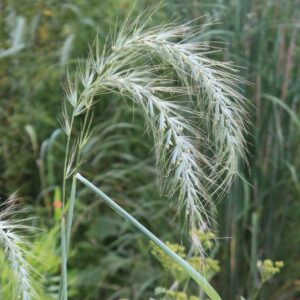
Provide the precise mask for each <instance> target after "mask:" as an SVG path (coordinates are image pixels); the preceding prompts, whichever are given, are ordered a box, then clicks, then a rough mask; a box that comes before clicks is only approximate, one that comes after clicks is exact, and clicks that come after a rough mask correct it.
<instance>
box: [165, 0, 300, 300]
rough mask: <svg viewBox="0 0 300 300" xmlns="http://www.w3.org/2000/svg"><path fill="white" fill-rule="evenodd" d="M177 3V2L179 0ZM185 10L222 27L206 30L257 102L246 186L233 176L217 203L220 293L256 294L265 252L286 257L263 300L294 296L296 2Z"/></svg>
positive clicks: (230, 3)
mask: <svg viewBox="0 0 300 300" xmlns="http://www.w3.org/2000/svg"><path fill="white" fill-rule="evenodd" d="M170 5H171V6H172V5H176V4H170ZM176 7H177V8H178V7H181V5H180V3H179V2H178V4H177V5H176ZM173 8H175V7H174V6H173V7H172V9H173ZM182 9H185V10H186V13H187V15H188V16H191V15H192V16H194V17H195V16H196V15H203V13H205V12H206V13H207V18H208V19H217V20H219V21H220V23H221V24H222V25H221V26H216V27H215V28H214V30H212V31H211V32H210V33H208V35H209V36H210V39H211V40H212V41H215V40H220V39H223V41H224V42H225V44H224V47H225V48H227V53H226V54H225V58H226V59H228V58H230V59H232V60H234V61H238V62H239V64H240V65H243V66H246V68H245V72H244V74H245V77H246V78H247V79H248V81H249V82H251V84H250V86H249V87H248V88H247V93H246V96H247V98H249V99H252V103H253V105H254V107H255V109H254V108H253V110H252V114H251V117H250V118H251V120H252V121H253V127H252V128H250V135H249V137H248V141H249V145H250V151H249V152H250V153H249V156H248V157H249V158H248V160H249V165H250V173H249V172H248V171H247V170H246V169H244V167H243V166H241V167H240V172H241V174H243V175H242V176H243V177H244V178H245V179H246V180H247V181H248V182H249V183H250V185H247V184H246V183H245V181H244V180H242V179H237V180H236V181H235V183H234V185H233V188H232V190H231V193H230V196H229V199H228V201H224V202H222V203H221V204H220V206H219V211H220V212H221V215H220V222H221V224H222V225H221V226H220V229H221V230H220V236H223V237H224V238H225V239H226V240H224V241H221V242H220V243H221V245H223V247H221V249H222V250H221V252H222V257H223V261H224V266H226V268H223V269H222V271H223V273H222V274H223V276H222V278H226V280H225V281H224V280H222V283H223V284H224V285H223V284H222V286H223V288H222V290H223V291H226V292H224V294H223V295H224V297H225V298H227V299H233V298H234V297H235V295H236V294H245V293H247V294H248V295H251V294H253V293H254V292H253V291H254V290H255V288H256V286H257V285H258V273H257V271H256V261H257V259H258V258H265V257H269V258H273V259H275V258H277V259H283V260H285V262H286V265H285V270H284V271H283V275H282V277H281V278H280V277H278V281H277V283H276V284H274V285H271V286H270V288H269V290H268V289H266V290H267V292H266V293H265V294H262V299H291V298H293V297H297V296H296V295H298V293H299V289H298V287H297V284H295V282H294V281H293V280H295V279H297V278H299V275H300V274H299V265H298V264H297V263H295V261H297V257H298V254H297V250H296V249H297V248H298V249H299V239H298V238H297V236H296V235H295V228H298V227H299V221H298V220H297V218H298V216H299V201H298V200H299V159H298V157H299V143H298V140H299V129H300V128H299V113H298V112H299V101H298V100H299V99H298V98H299V97H298V95H299V88H300V85H299V83H298V80H297V78H299V13H300V11H299V10H300V7H299V2H298V1H288V2H286V1H218V2H209V3H208V2H207V3H200V2H198V1H190V2H189V4H188V5H185V7H184V8H182ZM228 237H230V239H228ZM296 245H298V246H296ZM287 253H288V254H287ZM225 274H230V275H229V276H225ZM283 282H284V283H283ZM280 283H282V284H280ZM242 291H245V292H242ZM293 299H294V298H293Z"/></svg>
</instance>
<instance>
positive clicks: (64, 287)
mask: <svg viewBox="0 0 300 300" xmlns="http://www.w3.org/2000/svg"><path fill="white" fill-rule="evenodd" d="M66 253H67V251H66V221H65V216H63V217H62V219H61V256H62V271H61V274H62V277H61V281H60V289H59V299H60V300H67V299H68V279H67V254H66Z"/></svg>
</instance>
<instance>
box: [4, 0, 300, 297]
mask: <svg viewBox="0 0 300 300" xmlns="http://www.w3.org/2000/svg"><path fill="white" fill-rule="evenodd" d="M130 3H131V1H130V0H103V1H96V0H90V1H82V0H73V1H55V0H37V1H30V0H26V1H22V3H20V1H17V0H2V1H0V193H1V198H2V200H4V199H5V198H7V197H8V195H9V194H11V193H12V192H14V191H16V190H18V191H19V194H20V195H21V196H22V197H23V199H24V203H25V204H26V206H27V207H28V208H29V210H30V213H31V214H33V215H35V216H37V217H38V218H35V219H33V220H32V221H31V222H32V225H34V226H38V227H40V228H42V229H45V230H46V231H45V232H43V233H42V234H41V235H40V236H39V237H38V238H36V243H38V239H41V240H42V239H45V240H44V242H43V243H45V244H47V245H48V244H49V245H50V246H49V247H48V248H44V250H45V251H49V253H47V252H46V253H45V254H46V256H47V259H48V262H47V263H46V265H47V264H48V266H44V269H41V270H39V269H38V271H40V272H41V273H42V274H44V275H46V278H48V277H47V276H49V278H51V280H48V283H47V284H46V286H47V287H48V290H49V289H50V290H51V291H50V292H49V295H50V294H51V293H54V294H55V291H56V289H55V288H56V287H55V286H57V284H58V283H57V278H55V276H58V275H59V264H58V262H57V259H56V258H55V255H56V254H55V253H56V251H58V245H59V242H58V238H57V236H55V234H53V231H55V227H56V225H57V222H58V220H59V217H60V215H59V214H60V210H59V206H57V205H56V204H57V203H59V200H60V185H61V179H62V178H61V176H62V175H61V174H62V161H63V154H64V152H63V149H64V148H63V147H64V143H65V139H64V137H63V135H62V134H61V130H60V124H59V117H60V111H61V103H62V98H63V97H64V93H63V88H62V84H63V83H64V81H65V80H66V73H67V69H68V70H69V72H70V73H72V72H73V71H74V66H75V63H76V62H77V61H78V60H80V59H84V58H85V57H86V56H87V53H88V51H89V48H88V47H89V44H91V42H92V41H93V40H94V38H95V36H96V34H97V33H98V34H99V38H100V43H101V44H102V45H103V44H104V42H105V40H106V38H107V35H108V34H109V35H113V34H114V30H115V28H116V27H118V26H119V25H118V24H121V23H122V20H123V19H124V18H125V17H126V15H127V14H128V10H129V8H130ZM164 3H165V5H164V6H163V8H162V9H160V10H159V11H158V12H157V13H156V14H155V18H154V19H153V23H154V24H159V23H160V22H163V21H165V20H168V19H170V18H177V19H178V21H179V22H184V21H189V20H191V19H195V18H198V17H202V18H199V19H197V21H196V22H199V23H205V22H208V21H217V22H215V23H213V24H212V26H211V27H210V28H208V29H207V30H206V32H205V34H202V35H201V36H200V37H198V38H201V39H203V40H206V41H211V42H212V44H213V45H215V44H216V43H217V41H218V42H221V43H219V44H218V46H219V47H221V48H222V49H223V50H224V51H222V52H220V53H216V54H215V56H216V57H217V58H219V59H224V60H231V61H233V62H234V63H235V64H237V65H240V66H242V68H241V69H240V74H241V75H242V76H244V77H245V78H246V79H247V80H248V82H249V84H248V85H246V86H243V87H241V88H242V89H243V93H244V94H245V96H246V97H247V98H248V99H249V102H250V106H249V120H250V122H251V123H252V126H249V134H248V137H247V139H248V147H249V153H248V164H244V163H242V162H241V164H240V173H241V177H240V178H237V179H236V181H235V182H234V185H233V187H232V189H231V191H230V195H229V196H228V198H227V199H224V200H222V201H221V202H220V203H218V211H219V215H218V217H217V225H216V228H215V230H216V232H217V236H218V237H220V239H218V240H217V241H218V247H217V249H216V253H215V257H216V259H218V262H219V267H220V272H218V273H217V274H216V275H215V276H214V278H213V279H212V282H213V284H214V286H215V287H216V289H217V290H218V291H219V292H220V293H221V295H222V296H223V298H224V299H240V296H242V295H243V296H244V297H246V298H247V299H248V298H249V299H251V297H253V295H255V293H256V290H257V288H258V287H259V284H260V271H259V270H258V268H257V262H258V261H259V260H261V261H263V260H264V259H265V258H270V259H272V260H274V261H284V264H285V265H284V268H283V269H282V271H281V272H280V273H279V274H277V275H276V276H275V277H274V278H272V279H271V281H270V282H269V283H268V284H266V285H265V286H264V287H263V289H262V291H261V292H260V294H259V295H260V296H259V297H261V298H259V299H275V300H276V299H280V300H283V299H298V298H299V297H300V263H299V261H300V259H299V258H300V257H299V253H300V238H299V234H298V230H297V229H298V228H299V226H300V202H299V196H300V179H299V176H300V171H299V170H300V159H299V157H300V144H299V138H300V119H299V116H300V114H299V94H300V83H299V78H300V71H299V70H300V55H299V50H300V48H299V47H300V43H299V42H300V37H299V28H300V27H299V26H300V3H299V1H298V0H291V1H285V0H244V1H243V0H210V1H200V0H186V1H180V0H169V1H167V0H166V1H164ZM155 4H157V3H156V1H154V0H147V1H146V0H141V1H138V2H137V5H136V6H135V8H134V13H135V14H138V13H139V11H142V10H143V9H145V8H147V7H149V6H152V5H155ZM196 38H197V37H196ZM95 116H96V117H95V123H96V129H95V132H94V135H93V138H92V140H91V141H90V145H89V146H88V147H87V150H86V152H85V153H84V156H85V160H86V161H87V164H86V167H85V170H84V172H85V173H86V174H90V175H92V177H93V178H96V180H95V183H96V184H97V185H98V186H101V187H102V189H103V190H104V191H106V192H107V193H109V195H111V196H113V197H114V198H115V199H116V200H117V201H118V203H119V204H121V205H122V206H124V207H126V208H128V210H129V211H130V212H131V213H132V214H133V215H134V216H135V217H136V218H137V219H139V220H140V221H141V222H142V223H144V224H145V225H146V226H147V227H149V228H150V229H151V230H152V231H153V232H155V233H157V234H158V235H159V237H160V238H161V239H162V240H169V241H172V242H178V241H182V242H183V243H184V244H187V243H186V241H187V238H186V236H185V234H184V233H183V231H182V230H181V229H180V228H181V226H182V225H183V224H181V223H182V222H180V220H178V219H175V220H174V215H175V213H176V210H175V208H173V207H172V203H168V202H167V201H163V200H165V199H162V198H163V197H161V195H160V194H159V191H158V188H157V184H156V181H155V178H156V169H155V159H154V155H153V151H152V147H151V138H149V137H148V136H147V135H145V134H144V130H145V128H144V124H143V117H142V116H141V112H140V111H139V109H138V108H135V109H134V111H133V110H131V109H130V108H129V107H128V106H127V105H126V103H124V102H121V101H118V99H115V98H114V99H112V98H111V97H110V96H109V95H108V96H107V97H106V98H105V99H101V101H100V102H99V103H98V106H97V108H96V111H95ZM76 201H77V203H76V209H75V214H76V215H75V224H74V227H73V232H72V252H71V258H70V262H69V270H70V271H69V272H70V282H69V285H70V288H71V293H70V299H111V300H112V299H121V298H127V299H136V300H138V299H149V297H150V296H154V292H153V291H154V290H155V288H156V287H160V286H163V285H164V283H166V284H167V282H168V281H167V280H168V275H166V276H164V274H163V272H162V271H161V267H160V266H159V264H158V263H157V262H156V260H155V258H153V256H151V253H150V247H149V245H148V243H147V241H146V240H144V239H143V238H142V237H141V235H140V234H139V233H137V232H135V231H134V230H133V229H132V228H131V226H130V225H129V224H127V223H124V222H123V220H122V219H120V218H119V216H118V215H115V214H114V213H113V212H111V210H110V209H109V208H106V207H105V206H104V205H103V204H102V203H101V201H99V200H98V199H96V198H95V197H94V196H93V195H92V194H90V193H89V192H88V191H87V190H86V189H81V191H80V193H79V195H78V199H76ZM49 239H50V241H52V243H53V244H51V242H49ZM44 246H45V245H44ZM44 246H43V245H42V244H37V245H36V244H35V245H34V247H33V250H32V251H33V252H34V253H35V251H38V250H37V247H44ZM52 246H53V247H54V248H51V247H52ZM44 250H43V251H44ZM0 259H1V257H0ZM43 280H45V279H43ZM1 282H2V281H1ZM49 282H50V283H51V284H49ZM52 285H53V286H52ZM191 291H193V290H191ZM8 297H9V296H8ZM49 297H50V296H49ZM7 299H9V298H7ZM170 299H173V298H170ZM178 299H180V298H178Z"/></svg>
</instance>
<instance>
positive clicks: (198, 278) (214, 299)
mask: <svg viewBox="0 0 300 300" xmlns="http://www.w3.org/2000/svg"><path fill="white" fill-rule="evenodd" d="M76 178H77V179H78V180H79V181H81V182H82V183H83V184H84V185H85V186H87V187H88V188H89V189H90V190H92V191H93V192H94V193H95V194H97V195H98V196H99V197H101V199H102V200H103V201H104V202H105V203H106V204H107V205H108V206H109V207H110V208H112V209H113V210H114V211H115V212H117V213H118V214H119V215H121V216H122V217H123V218H125V219H126V220H127V221H129V222H130V223H131V224H132V225H134V226H135V227H136V228H137V229H139V230H140V231H141V232H142V233H143V234H144V235H145V236H146V237H147V238H149V239H150V240H151V241H152V242H153V243H155V244H156V245H157V246H158V247H159V248H160V249H161V250H162V251H164V253H166V255H168V256H169V257H170V258H171V259H172V260H173V261H174V262H175V263H177V264H178V265H180V266H181V267H182V268H183V270H185V272H186V273H187V274H188V275H189V276H190V277H191V278H193V279H194V280H195V282H196V283H197V284H198V285H199V286H200V287H201V289H202V290H203V291H204V292H205V293H206V294H207V296H208V297H209V298H210V299H211V300H221V297H220V296H219V294H218V293H217V292H216V291H215V290H214V288H213V287H212V286H211V285H210V284H209V282H208V281H207V280H206V279H205V278H204V277H203V276H202V275H200V274H199V273H198V272H197V271H196V270H195V269H194V268H193V267H191V266H190V265H189V264H188V263H187V262H186V261H185V260H183V259H182V258H181V257H180V256H178V255H177V254H176V253H174V252H173V251H172V250H171V249H170V248H169V247H167V245H165V244H164V243H163V242H162V241H161V240H160V239H159V238H157V237H156V236H155V235H154V234H153V233H152V232H150V231H149V230H148V229H147V228H146V227H144V226H143V225H142V224H141V223H140V222H139V221H137V220H136V219H135V218H134V217H133V216H132V215H130V214H129V213H128V212H127V211H125V210H124V209H123V208H122V207H121V206H119V205H118V204H117V203H116V202H114V201H113V200H112V199H111V198H109V197H108V196H107V195H106V194H104V193H103V192H102V191H101V190H99V189H98V188H97V187H96V186H95V185H93V184H92V183H91V182H90V181H89V180H87V179H86V178H84V177H83V176H82V175H80V174H79V173H77V174H76Z"/></svg>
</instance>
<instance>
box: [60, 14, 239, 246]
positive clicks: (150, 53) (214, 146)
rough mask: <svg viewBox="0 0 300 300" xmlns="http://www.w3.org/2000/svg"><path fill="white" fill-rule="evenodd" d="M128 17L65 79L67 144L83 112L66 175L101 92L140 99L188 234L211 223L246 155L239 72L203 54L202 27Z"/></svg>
mask: <svg viewBox="0 0 300 300" xmlns="http://www.w3.org/2000/svg"><path fill="white" fill-rule="evenodd" d="M140 24H141V18H138V20H137V21H135V22H131V21H129V20H128V21H127V22H126V23H125V25H124V26H123V27H122V29H121V30H120V32H119V34H118V35H117V36H116V38H115V39H114V40H113V41H112V43H111V45H110V46H108V43H106V44H105V45H104V47H103V49H102V50H100V45H99V41H98V40H96V51H95V53H93V52H91V54H90V57H89V58H88V59H87V61H86V65H85V66H84V67H82V66H81V67H79V68H78V74H77V76H76V79H75V80H74V81H71V80H70V79H68V82H67V88H66V91H67V100H68V102H69V103H70V104H71V106H72V112H71V113H69V112H68V109H67V108H64V117H63V124H64V125H63V128H64V129H65V132H66V134H67V135H68V139H69V142H68V144H69V143H71V137H70V136H71V133H72V127H73V123H74V120H75V118H76V117H77V116H79V115H85V117H84V123H83V125H82V128H81V133H80V136H79V137H77V139H76V141H75V140H74V142H73V146H72V148H71V145H69V146H70V147H69V146H68V149H72V150H71V151H69V153H68V154H67V162H68V163H67V164H66V166H65V178H67V177H68V176H70V174H73V173H74V172H75V170H76V169H77V167H78V165H79V164H80V150H81V149H82V147H83V146H84V145H85V144H86V142H87V140H88V138H89V136H90V131H91V129H92V128H91V127H92V126H91V124H92V121H91V120H92V116H93V114H92V113H91V110H92V108H93V105H94V104H95V97H96V96H98V95H101V94H103V93H107V92H113V93H117V94H120V95H122V96H123V97H126V98H128V99H130V100H132V101H133V103H134V104H136V105H138V106H139V107H140V108H141V109H142V111H143V112H144V115H145V120H146V125H147V127H148V128H149V130H150V131H151V132H152V133H153V136H154V144H155V150H156V155H157V162H158V166H159V170H160V174H161V176H162V178H163V180H162V182H163V185H162V186H163V188H164V191H166V192H167V194H168V196H169V197H170V198H172V199H174V200H175V199H178V201H177V203H178V207H179V209H182V208H185V210H186V218H187V220H188V223H189V226H190V232H191V237H192V239H193V242H194V244H195V245H196V246H197V248H198V249H199V251H200V252H202V251H203V248H202V246H201V243H200V241H199V239H198V238H197V235H196V234H194V232H195V231H196V230H197V229H202V230H205V229H206V228H208V227H209V224H210V220H211V213H212V211H213V210H212V209H211V208H213V207H214V204H213V200H212V198H213V195H214V194H218V195H221V194H223V193H224V192H225V191H227V189H228V187H229V186H230V183H231V182H232V178H233V176H234V175H235V174H237V161H238V158H239V157H244V154H245V142H244V139H243V131H244V128H245V126H244V123H245V122H244V119H245V110H244V104H243V102H244V101H243V100H244V98H243V97H242V96H241V95H240V94H239V93H238V92H237V91H236V85H237V84H238V83H239V82H240V79H239V78H238V77H236V76H235V75H232V72H231V71H232V68H231V66H230V65H229V64H228V63H224V62H218V61H215V60H212V59H210V58H207V57H206V54H207V53H208V52H209V49H208V46H207V44H206V43H200V42H194V41H193V40H192V39H193V38H194V37H195V36H196V35H197V34H198V33H199V31H200V30H201V27H199V26H192V25H191V24H185V25H180V26H176V25H174V24H167V25H163V26H159V27H154V28H151V27H150V28H148V27H147V22H146V21H145V22H143V24H142V25H140Z"/></svg>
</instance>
